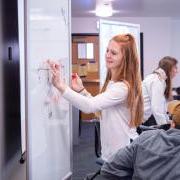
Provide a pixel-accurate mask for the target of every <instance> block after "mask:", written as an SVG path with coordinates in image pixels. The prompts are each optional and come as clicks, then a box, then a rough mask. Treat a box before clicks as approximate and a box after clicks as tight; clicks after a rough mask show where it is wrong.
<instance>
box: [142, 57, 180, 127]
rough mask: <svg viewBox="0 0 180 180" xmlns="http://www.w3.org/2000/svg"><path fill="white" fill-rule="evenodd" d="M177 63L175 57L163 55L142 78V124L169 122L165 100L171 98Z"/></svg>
mask: <svg viewBox="0 0 180 180" xmlns="http://www.w3.org/2000/svg"><path fill="white" fill-rule="evenodd" d="M177 63H178V61H177V60H176V59H175V58H173V57H170V56H165V57H163V58H162V59H161V60H160V61H159V65H158V68H157V69H155V70H154V71H153V73H152V74H149V75H148V76H147V77H146V78H145V79H144V80H143V83H142V87H143V98H144V122H145V123H144V125H147V126H151V125H162V124H167V123H169V117H168V114H167V102H168V101H169V100H172V79H173V78H174V77H175V76H176V74H177V72H178V71H177Z"/></svg>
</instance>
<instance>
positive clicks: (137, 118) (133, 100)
mask: <svg viewBox="0 0 180 180" xmlns="http://www.w3.org/2000/svg"><path fill="white" fill-rule="evenodd" d="M110 41H115V42H116V43H118V44H119V46H120V49H121V52H122V55H123V57H122V61H121V65H120V67H119V70H118V72H117V76H116V81H123V82H125V83H126V84H127V86H128V97H127V106H128V108H129V109H130V113H131V119H130V122H129V125H130V126H131V127H137V126H138V125H140V124H141V123H142V120H143V97H142V86H141V76H140V68H139V58H138V53H137V48H136V43H135V39H134V37H133V36H132V35H131V34H121V35H117V36H114V37H113V38H112V39H111V40H110ZM110 80H111V72H110V71H108V72H107V75H106V80H105V83H104V85H103V87H102V90H101V92H104V91H105V90H106V87H107V85H108V82H109V81H110Z"/></svg>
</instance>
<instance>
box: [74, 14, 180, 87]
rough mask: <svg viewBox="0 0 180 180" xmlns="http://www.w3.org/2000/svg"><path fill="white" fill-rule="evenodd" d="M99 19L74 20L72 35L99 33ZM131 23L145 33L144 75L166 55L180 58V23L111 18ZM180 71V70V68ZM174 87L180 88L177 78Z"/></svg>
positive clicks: (165, 20)
mask: <svg viewBox="0 0 180 180" xmlns="http://www.w3.org/2000/svg"><path fill="white" fill-rule="evenodd" d="M97 20H98V18H77V17H76V18H72V33H98V29H97V23H96V21H97ZM109 20H116V21H122V22H129V23H137V24H140V27H141V32H143V33H144V75H145V76H146V75H147V74H149V73H151V72H152V70H153V69H154V68H156V66H157V63H158V60H159V59H160V58H162V57H163V56H166V55H171V56H175V57H176V58H180V52H178V42H177V41H176V37H180V21H179V20H172V19H171V18H168V17H167V18H159V17H158V18H140V17H136V18H133V17H122V18H109ZM179 69H180V68H179ZM174 86H180V78H179V77H176V79H175V83H174Z"/></svg>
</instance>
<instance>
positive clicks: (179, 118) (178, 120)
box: [172, 101, 180, 127]
mask: <svg viewBox="0 0 180 180" xmlns="http://www.w3.org/2000/svg"><path fill="white" fill-rule="evenodd" d="M172 120H173V122H174V123H175V127H180V101H177V103H176V105H175V107H174V110H173V112H172Z"/></svg>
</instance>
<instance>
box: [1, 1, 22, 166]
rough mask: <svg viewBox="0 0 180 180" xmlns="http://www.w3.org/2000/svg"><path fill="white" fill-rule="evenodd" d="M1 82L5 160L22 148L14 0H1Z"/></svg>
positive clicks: (16, 14)
mask: <svg viewBox="0 0 180 180" xmlns="http://www.w3.org/2000/svg"><path fill="white" fill-rule="evenodd" d="M1 5H2V22H1V25H0V26H1V27H2V28H1V33H2V37H3V38H2V46H1V48H2V49H3V53H2V58H1V59H0V60H1V61H2V69H3V72H2V81H3V82H2V84H1V85H0V87H1V88H3V111H4V123H3V124H4V127H3V128H4V152H5V155H4V162H5V164H7V163H8V162H9V161H10V160H11V159H12V158H13V156H14V155H15V154H16V153H17V152H18V151H19V150H20V149H21V124H20V123H21V121H20V69H19V67H20V66H19V45H18V9H17V0H13V1H12V0H1Z"/></svg>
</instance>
